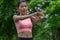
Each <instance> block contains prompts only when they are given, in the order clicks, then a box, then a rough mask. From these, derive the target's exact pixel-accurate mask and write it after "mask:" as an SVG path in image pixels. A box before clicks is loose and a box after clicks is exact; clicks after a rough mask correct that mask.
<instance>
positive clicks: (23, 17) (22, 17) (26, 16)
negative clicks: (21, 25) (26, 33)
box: [18, 14, 34, 20]
mask: <svg viewBox="0 0 60 40" xmlns="http://www.w3.org/2000/svg"><path fill="white" fill-rule="evenodd" d="M33 15H34V14H29V15H24V16H20V17H19V18H18V19H21V20H22V19H26V18H31V16H33Z"/></svg>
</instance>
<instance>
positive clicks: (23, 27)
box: [15, 18, 32, 33]
mask: <svg viewBox="0 0 60 40" xmlns="http://www.w3.org/2000/svg"><path fill="white" fill-rule="evenodd" d="M15 24H16V29H17V32H18V33H20V32H27V31H29V32H32V22H31V19H30V18H27V19H24V20H19V21H18V22H17V23H15Z"/></svg>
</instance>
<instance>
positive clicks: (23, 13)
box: [13, 2, 44, 38]
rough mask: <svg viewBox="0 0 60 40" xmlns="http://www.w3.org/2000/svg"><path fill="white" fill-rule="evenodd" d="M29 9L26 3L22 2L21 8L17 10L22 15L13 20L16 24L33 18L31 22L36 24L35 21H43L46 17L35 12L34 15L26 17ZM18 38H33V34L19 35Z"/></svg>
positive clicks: (15, 16) (23, 33) (24, 33)
mask: <svg viewBox="0 0 60 40" xmlns="http://www.w3.org/2000/svg"><path fill="white" fill-rule="evenodd" d="M27 9H28V7H27V4H26V2H22V3H21V4H20V6H19V8H17V11H18V12H19V13H20V15H14V16H13V20H14V22H15V23H17V21H18V20H24V19H26V18H31V21H32V22H34V21H38V20H41V19H42V18H43V17H44V15H43V14H41V13H40V12H35V13H32V14H29V15H26V12H27ZM18 37H24V38H31V37H32V32H22V33H18Z"/></svg>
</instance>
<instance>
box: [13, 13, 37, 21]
mask: <svg viewBox="0 0 60 40" xmlns="http://www.w3.org/2000/svg"><path fill="white" fill-rule="evenodd" d="M35 14H36V13H33V14H29V15H24V16H19V15H14V16H13V20H14V21H15V22H17V21H18V20H23V19H26V18H30V17H31V16H33V15H35Z"/></svg>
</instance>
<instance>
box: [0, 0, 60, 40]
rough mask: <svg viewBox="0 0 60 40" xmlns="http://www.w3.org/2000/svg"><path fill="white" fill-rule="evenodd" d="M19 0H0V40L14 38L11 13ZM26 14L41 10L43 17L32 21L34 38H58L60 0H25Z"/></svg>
mask: <svg viewBox="0 0 60 40" xmlns="http://www.w3.org/2000/svg"><path fill="white" fill-rule="evenodd" d="M18 1H19V0H0V40H16V38H17V32H16V28H15V24H14V21H13V18H12V17H13V15H14V14H17V12H16V4H17V3H18ZM26 1H27V4H28V7H29V10H28V14H31V13H33V12H37V11H39V12H41V13H42V14H44V15H45V16H44V19H42V20H39V21H37V22H34V23H33V39H34V40H60V0H26Z"/></svg>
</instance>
